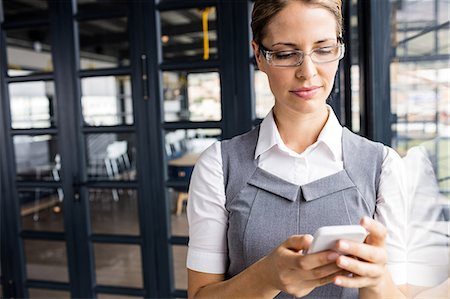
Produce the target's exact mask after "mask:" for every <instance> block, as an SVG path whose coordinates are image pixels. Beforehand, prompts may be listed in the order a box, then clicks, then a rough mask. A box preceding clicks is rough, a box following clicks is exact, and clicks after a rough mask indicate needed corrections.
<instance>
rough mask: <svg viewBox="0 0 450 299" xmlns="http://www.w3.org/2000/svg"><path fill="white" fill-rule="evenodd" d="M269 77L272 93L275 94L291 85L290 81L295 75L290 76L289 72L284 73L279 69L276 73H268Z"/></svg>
mask: <svg viewBox="0 0 450 299" xmlns="http://www.w3.org/2000/svg"><path fill="white" fill-rule="evenodd" d="M266 74H267V77H268V79H269V85H270V88H271V89H272V91H273V92H274V93H275V92H277V91H278V90H283V89H285V88H284V86H287V85H289V82H290V80H292V78H293V77H294V75H293V74H289V73H288V72H283V70H282V69H279V70H277V71H276V73H274V72H267V73H266Z"/></svg>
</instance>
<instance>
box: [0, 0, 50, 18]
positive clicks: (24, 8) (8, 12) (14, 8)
mask: <svg viewBox="0 0 450 299" xmlns="http://www.w3.org/2000/svg"><path fill="white" fill-rule="evenodd" d="M2 2H3V11H4V13H5V20H6V21H12V20H16V21H17V17H20V19H29V18H30V17H31V18H35V17H36V16H41V17H42V16H43V14H44V15H45V14H47V13H48V0H33V1H8V0H7V1H2Z"/></svg>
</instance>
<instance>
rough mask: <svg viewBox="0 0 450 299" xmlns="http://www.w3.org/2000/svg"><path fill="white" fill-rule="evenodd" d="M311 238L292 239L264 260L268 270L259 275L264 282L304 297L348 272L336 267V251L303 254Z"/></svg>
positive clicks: (303, 236) (305, 236)
mask: <svg viewBox="0 0 450 299" xmlns="http://www.w3.org/2000/svg"><path fill="white" fill-rule="evenodd" d="M312 239H313V238H312V236H311V235H294V236H291V237H289V238H288V239H287V240H286V241H285V242H283V243H282V244H281V245H280V246H278V247H277V248H276V249H275V250H274V251H273V252H272V253H271V254H270V255H268V256H267V257H265V258H263V260H261V262H262V264H264V268H265V271H264V270H263V271H261V272H260V273H261V279H264V280H265V281H266V283H268V284H270V285H271V286H272V287H273V288H275V289H277V290H280V291H283V292H285V293H288V294H291V295H294V296H296V297H303V296H305V295H307V294H309V293H310V292H311V291H312V290H314V289H315V288H316V287H318V286H322V285H325V284H328V283H331V282H332V281H333V279H334V278H335V277H336V276H338V275H345V274H346V273H348V272H346V271H343V270H342V269H340V268H339V267H338V266H337V265H336V259H337V258H338V257H339V255H338V254H337V253H336V252H333V251H324V252H319V253H314V254H306V255H305V254H303V251H304V250H306V249H308V248H309V247H310V246H311V242H312ZM339 277H341V276H339Z"/></svg>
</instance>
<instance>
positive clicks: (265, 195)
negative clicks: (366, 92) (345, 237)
mask: <svg viewBox="0 0 450 299" xmlns="http://www.w3.org/2000/svg"><path fill="white" fill-rule="evenodd" d="M258 135H259V127H256V128H255V129H253V130H252V131H250V132H248V133H246V134H243V135H240V136H237V137H234V138H232V139H230V140H225V141H222V143H221V149H222V162H223V173H224V184H225V194H226V205H225V207H226V209H227V210H228V212H229V216H228V231H227V241H228V257H229V264H228V270H227V273H226V274H227V277H228V278H229V277H232V276H234V275H236V274H238V273H239V272H241V271H242V270H244V269H245V268H247V267H249V266H250V265H252V264H253V263H255V262H256V261H258V260H259V259H261V258H262V257H264V256H266V255H268V254H270V252H271V251H272V250H273V249H275V248H276V247H277V246H278V245H280V244H281V243H282V242H284V241H285V240H286V239H287V238H288V237H289V236H291V235H295V234H313V233H314V232H315V231H316V229H318V228H319V227H322V226H326V225H348V224H358V223H359V220H360V219H361V217H362V216H364V215H366V216H369V217H373V215H374V212H375V204H376V194H377V192H376V191H377V188H378V180H379V174H380V172H381V164H382V161H383V145H382V144H380V143H375V142H372V141H369V140H367V139H365V138H362V137H360V136H358V135H356V134H354V133H352V132H350V131H349V130H348V129H346V128H344V129H343V133H342V153H343V162H344V169H343V170H342V171H340V172H338V173H336V174H333V175H330V176H327V177H324V178H322V179H319V180H316V181H313V182H311V183H308V184H306V185H302V186H298V185H295V184H292V183H290V182H287V181H285V180H283V179H281V178H279V177H277V176H275V175H273V174H271V173H269V172H267V171H265V170H263V169H261V168H259V167H258V161H257V160H255V159H254V154H255V148H256V144H257V140H258ZM276 298H294V297H293V296H291V295H288V294H285V293H280V294H279V295H278V296H277V297H276ZM303 298H345V299H348V298H358V290H357V289H349V288H341V287H338V286H336V285H333V284H328V285H325V286H322V287H319V288H316V289H315V290H314V291H313V292H311V293H310V294H309V295H308V296H306V297H303Z"/></svg>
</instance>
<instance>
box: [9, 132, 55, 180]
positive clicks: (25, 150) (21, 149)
mask: <svg viewBox="0 0 450 299" xmlns="http://www.w3.org/2000/svg"><path fill="white" fill-rule="evenodd" d="M13 140H14V149H15V157H16V171H17V180H20V181H23V180H37V181H40V180H43V181H58V180H59V175H58V176H57V173H58V172H59V169H60V167H61V164H60V161H61V159H60V157H59V154H58V144H57V140H56V137H55V136H51V135H39V136H26V135H20V136H14V137H13Z"/></svg>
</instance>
